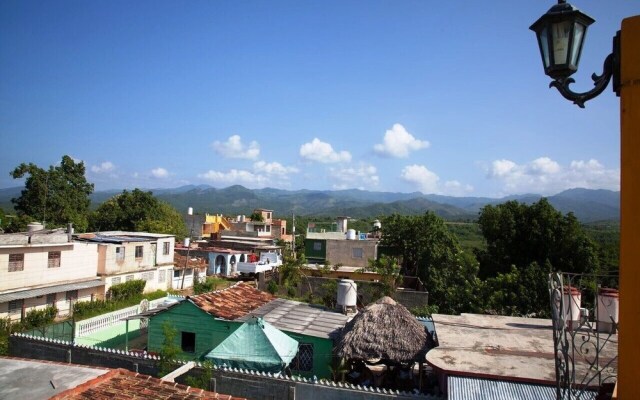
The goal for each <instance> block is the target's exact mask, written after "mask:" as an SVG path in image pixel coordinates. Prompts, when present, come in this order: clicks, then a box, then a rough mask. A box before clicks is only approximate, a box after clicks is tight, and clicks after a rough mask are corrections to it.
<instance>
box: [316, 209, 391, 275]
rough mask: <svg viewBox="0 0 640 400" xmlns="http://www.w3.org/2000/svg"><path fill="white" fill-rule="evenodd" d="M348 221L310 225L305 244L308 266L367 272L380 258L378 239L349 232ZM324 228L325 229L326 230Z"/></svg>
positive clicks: (344, 218) (340, 218) (339, 219)
mask: <svg viewBox="0 0 640 400" xmlns="http://www.w3.org/2000/svg"><path fill="white" fill-rule="evenodd" d="M347 220H348V217H338V218H337V222H335V223H332V224H329V225H326V224H325V225H323V224H318V223H309V226H308V227H307V236H306V238H305V241H304V246H305V251H304V253H305V257H306V258H307V261H308V262H309V263H315V264H325V263H326V262H327V261H329V262H330V263H331V264H332V265H336V264H341V265H344V266H349V267H356V268H366V267H368V266H369V260H376V259H377V258H378V242H379V239H378V238H377V237H374V236H373V235H369V234H367V233H359V232H356V231H355V230H353V229H347ZM323 226H324V227H323Z"/></svg>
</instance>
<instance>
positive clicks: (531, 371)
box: [427, 314, 618, 384]
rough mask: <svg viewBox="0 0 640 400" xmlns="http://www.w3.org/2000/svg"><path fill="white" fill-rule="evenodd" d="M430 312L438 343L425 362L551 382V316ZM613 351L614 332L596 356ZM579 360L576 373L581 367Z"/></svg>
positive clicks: (462, 371)
mask: <svg viewBox="0 0 640 400" xmlns="http://www.w3.org/2000/svg"><path fill="white" fill-rule="evenodd" d="M432 317H433V321H434V324H435V329H436V333H437V337H438V343H439V346H438V347H436V348H434V349H432V350H431V351H429V352H428V353H427V363H429V364H430V365H431V366H433V367H434V368H436V369H437V370H440V371H442V372H443V373H445V374H446V375H448V376H454V375H455V376H473V377H480V378H493V379H499V380H509V381H522V382H529V383H542V384H555V381H556V375H555V355H554V348H553V331H552V325H551V320H550V319H538V318H522V317H506V316H498V315H478V314H461V315H459V316H455V315H442V314H433V316H432ZM617 351H618V337H617V335H613V336H611V338H610V339H609V341H608V342H607V346H606V347H605V349H604V351H603V352H602V353H601V356H600V357H602V358H603V359H604V358H611V357H612V356H614V355H615V354H617ZM579 361H580V360H576V364H577V366H578V369H579V371H578V374H579V373H580V369H581V368H583V367H584V366H585V364H583V363H580V362H579ZM614 368H617V366H614ZM583 373H584V371H583Z"/></svg>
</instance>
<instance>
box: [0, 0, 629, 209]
mask: <svg viewBox="0 0 640 400" xmlns="http://www.w3.org/2000/svg"><path fill="white" fill-rule="evenodd" d="M553 4H554V2H553V1H531V0H529V1H524V0H511V1H501V0H492V1H490V2H479V1H475V0H473V1H471V0H459V1H448V2H443V1H432V0H420V1H408V0H403V1H398V0H394V1H380V0H371V1H353V0H340V1H331V0H323V1H299V0H297V1H278V0H273V1H250V0H246V1H213V0H211V1H135V2H131V1H115V0H109V1H101V0H93V1H64V0H63V1H56V2H51V1H28V0H26V1H25V0H22V1H14V0H5V1H2V2H0V140H1V142H0V143H1V146H0V149H1V151H0V188H6V187H14V186H20V185H22V184H23V182H24V180H14V179H13V178H12V177H11V175H10V172H11V171H12V170H13V169H14V168H15V167H16V166H18V165H19V164H20V163H23V162H26V163H34V164H37V165H38V166H40V167H44V168H48V167H49V166H50V165H55V164H58V163H59V162H60V161H61V159H62V156H63V155H69V156H71V157H73V158H74V159H75V160H77V161H82V162H83V163H84V165H85V167H86V171H87V172H86V176H87V179H88V180H89V181H90V182H92V183H94V184H95V188H96V190H106V189H118V190H120V189H132V188H136V187H139V188H145V189H153V188H171V187H178V186H182V185H200V184H206V185H211V186H214V187H218V188H223V187H227V186H231V185H236V184H238V185H243V186H245V187H248V188H264V187H272V188H279V189H286V190H298V189H313V190H337V189H349V188H358V189H365V190H372V191H386V192H414V191H420V192H423V193H436V194H444V195H452V196H488V197H501V196H505V195H510V194H523V193H538V194H543V195H550V194H555V193H558V192H560V191H562V190H565V189H569V188H573V187H583V188H590V189H610V190H619V187H620V138H619V136H620V134H619V125H620V123H619V115H620V114H619V110H620V105H619V98H618V97H616V96H615V94H614V93H613V92H612V90H611V87H609V88H607V90H606V91H605V92H604V93H603V94H601V95H600V96H599V97H597V98H596V99H594V100H591V101H589V102H587V103H586V108H585V109H580V108H578V107H577V106H576V105H574V104H572V103H571V102H569V101H567V100H565V99H563V98H562V97H561V96H560V95H559V93H558V92H557V91H556V89H550V88H548V84H549V82H550V78H548V77H547V76H546V75H544V72H543V68H542V62H541V60H540V54H539V50H538V47H537V43H536V40H535V34H534V33H533V32H532V31H530V30H529V26H530V25H531V24H532V23H533V22H534V21H535V20H537V19H538V18H539V17H540V16H541V15H542V14H544V13H545V12H546V11H547V10H548V9H549V8H550V7H551V6H552V5H553ZM572 4H574V5H575V6H576V7H578V8H579V9H580V10H582V11H583V12H585V13H587V14H589V15H590V16H591V17H593V18H594V19H595V20H596V22H595V23H594V24H593V25H592V26H591V27H590V28H589V31H588V33H587V37H586V42H585V47H584V49H583V54H582V59H581V62H580V69H579V71H578V72H577V73H576V74H575V75H574V78H575V79H576V83H575V84H573V86H572V88H573V90H575V91H586V90H589V89H590V88H591V87H592V81H591V79H590V76H591V74H592V73H593V72H596V73H601V72H602V63H603V61H604V58H605V57H606V56H607V54H609V53H610V52H611V39H612V37H613V36H614V35H615V33H616V31H617V30H619V29H620V24H621V21H622V19H623V18H625V17H629V16H633V15H637V14H640V2H638V0H611V1H602V0H580V1H579V2H578V0H576V1H574V2H572Z"/></svg>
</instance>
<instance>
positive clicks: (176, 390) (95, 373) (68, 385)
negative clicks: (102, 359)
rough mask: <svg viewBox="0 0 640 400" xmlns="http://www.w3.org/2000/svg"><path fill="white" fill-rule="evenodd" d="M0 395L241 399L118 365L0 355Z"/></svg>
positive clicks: (30, 397) (75, 397)
mask: <svg viewBox="0 0 640 400" xmlns="http://www.w3.org/2000/svg"><path fill="white" fill-rule="evenodd" d="M0 398H2V399H22V398H28V399H31V400H39V399H65V400H72V399H108V398H109V399H110V398H121V399H124V398H136V399H141V400H144V399H159V398H163V399H169V398H171V399H194V400H196V399H203V400H204V399H227V400H242V398H239V397H232V396H229V395H223V394H220V393H215V392H209V391H206V390H202V389H197V388H192V387H189V386H186V385H182V384H177V383H175V382H173V381H168V380H163V379H158V378H154V377H152V376H149V375H144V374H139V373H136V372H131V371H127V370H125V369H121V368H120V369H109V368H102V367H89V366H84V365H77V364H69V363H59V362H52V361H37V360H28V359H21V358H9V357H0Z"/></svg>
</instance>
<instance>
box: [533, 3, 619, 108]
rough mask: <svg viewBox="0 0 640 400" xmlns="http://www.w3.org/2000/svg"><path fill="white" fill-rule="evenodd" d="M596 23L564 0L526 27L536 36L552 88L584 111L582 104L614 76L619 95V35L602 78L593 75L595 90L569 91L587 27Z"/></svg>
mask: <svg viewBox="0 0 640 400" xmlns="http://www.w3.org/2000/svg"><path fill="white" fill-rule="evenodd" d="M594 22H595V20H594V19H593V18H591V17H590V16H588V15H587V14H584V13H583V12H581V11H580V10H578V9H577V8H575V7H574V6H572V5H571V4H569V3H567V2H566V1H565V0H558V4H556V5H554V6H553V7H551V8H550V9H549V11H547V13H546V14H544V15H543V16H542V17H540V18H539V19H538V20H537V21H536V22H534V23H533V25H531V27H529V29H531V30H532V31H534V32H535V33H536V37H537V38H538V46H539V48H540V56H541V57H542V65H543V66H544V72H545V74H547V75H548V76H549V77H551V78H552V79H553V82H551V83H550V84H549V87H552V86H553V87H555V88H556V89H558V91H559V92H560V94H561V95H562V96H563V97H564V98H566V99H567V100H571V101H573V102H574V103H575V104H577V105H578V106H579V107H581V108H584V103H585V102H586V101H588V100H591V99H593V98H594V97H596V96H598V95H599V94H600V93H602V92H603V91H604V89H605V88H606V87H607V85H609V81H610V80H611V78H612V77H613V91H614V92H616V94H617V95H618V96H620V91H619V82H620V81H619V79H620V78H619V71H620V50H619V49H620V33H619V32H618V33H617V34H616V36H615V37H614V38H613V51H612V53H611V54H609V55H608V56H607V58H606V59H605V61H604V66H603V68H602V69H603V72H602V74H601V75H597V74H595V73H594V74H593V75H592V76H591V79H592V80H593V84H594V88H593V89H591V90H589V91H587V92H584V93H576V92H574V91H572V90H571V89H570V88H569V85H570V84H571V83H574V82H575V81H574V80H573V78H571V77H570V76H571V75H573V73H574V72H576V71H577V70H578V64H579V63H580V55H581V54H582V46H583V44H584V39H585V36H586V35H587V28H588V27H589V25H591V24H592V23H594Z"/></svg>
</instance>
